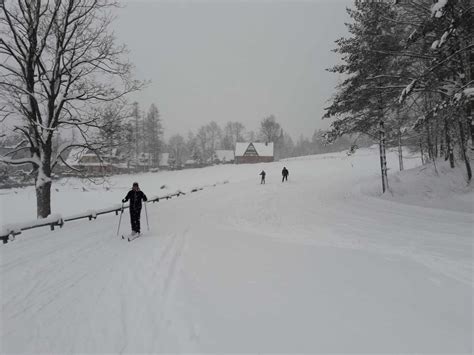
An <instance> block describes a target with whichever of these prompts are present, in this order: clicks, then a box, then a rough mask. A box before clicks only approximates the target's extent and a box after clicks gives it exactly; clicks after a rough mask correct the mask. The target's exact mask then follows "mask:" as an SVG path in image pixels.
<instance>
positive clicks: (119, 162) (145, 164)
mask: <svg viewBox="0 0 474 355" xmlns="http://www.w3.org/2000/svg"><path fill="white" fill-rule="evenodd" d="M94 116H96V117H95V118H94V120H95V126H94V127H93V128H91V130H90V132H88V136H87V139H88V141H89V142H94V144H93V145H92V144H89V145H88V146H87V147H84V146H83V145H82V142H83V140H84V137H83V135H82V132H81V130H78V129H74V128H73V129H71V130H67V131H64V132H62V133H61V131H58V133H57V134H56V135H55V136H54V138H53V140H52V154H53V155H57V154H58V155H61V158H60V160H61V164H59V165H58V166H57V167H56V169H55V174H54V175H53V177H59V176H61V175H78V176H86V177H89V178H90V177H93V176H103V175H104V174H107V173H117V172H120V171H122V172H133V171H148V170H154V169H156V168H158V167H161V166H162V164H161V163H163V162H162V161H160V159H163V153H168V155H167V157H168V161H167V162H166V166H167V167H168V168H170V169H181V168H184V167H199V166H208V165H212V164H215V163H219V161H218V159H217V154H216V151H218V150H230V151H234V149H235V144H236V143H237V142H273V143H274V154H275V159H276V160H279V159H284V158H289V157H296V156H303V155H311V154H322V153H329V152H336V151H341V150H345V149H349V148H350V147H351V146H354V144H357V145H358V146H359V147H361V146H369V145H371V144H373V140H371V139H370V137H362V138H361V137H359V138H358V139H357V138H355V137H354V136H348V135H343V136H341V137H338V138H337V139H335V140H334V141H333V142H332V143H331V144H327V142H326V136H327V134H328V132H327V131H323V130H315V131H314V133H313V135H312V137H310V138H307V137H304V136H303V135H301V136H300V137H299V138H298V140H297V141H296V142H294V141H293V139H292V138H291V136H290V135H289V134H288V133H286V132H284V130H283V128H282V127H281V125H280V124H279V123H278V122H277V121H276V118H275V117H274V116H273V115H270V116H268V117H265V118H264V119H262V120H261V122H260V126H259V129H258V131H257V132H255V131H252V130H247V129H246V128H245V126H244V124H242V123H241V122H227V123H226V124H225V125H224V127H221V126H220V125H219V124H217V123H216V122H214V121H212V122H210V123H208V124H205V125H203V126H201V127H200V128H199V129H197V131H196V132H192V131H190V132H189V133H188V135H187V136H186V137H183V136H182V135H180V134H176V135H173V136H171V137H170V138H169V139H168V141H166V140H165V138H164V129H163V125H162V120H161V117H160V112H159V110H158V107H157V106H156V105H155V104H152V105H151V106H150V107H149V108H148V109H147V110H142V109H141V107H140V105H139V103H138V102H134V103H132V104H126V103H125V102H121V103H114V104H108V105H105V106H101V107H100V108H98V109H97V110H96V111H95V113H94ZM21 145H22V139H21V136H20V135H18V134H11V135H8V136H5V137H0V149H3V150H5V152H7V151H12V150H14V149H15V147H18V146H21ZM65 145H68V146H70V149H67V150H64V151H63V150H62V147H64V146H65ZM74 147H75V148H74ZM23 153H24V155H25V156H28V152H23ZM76 154H77V155H78V156H75V155H76ZM83 154H87V155H86V156H84V155H83ZM79 156H82V160H83V161H84V160H85V161H87V162H88V163H89V168H90V166H92V168H94V171H91V170H88V169H84V166H83V165H84V164H81V163H80V162H78V158H79ZM15 157H16V158H22V156H21V152H16V153H15ZM75 158H76V159H75ZM187 163H188V164H187ZM107 164H110V165H113V166H114V167H117V166H121V167H122V169H121V170H116V169H114V170H107V169H105V168H106V167H107ZM95 168H96V169H95ZM33 179H34V177H33V175H32V174H31V173H29V172H28V171H26V170H24V169H23V166H22V165H19V166H17V167H16V168H15V167H12V166H7V165H5V164H3V165H2V164H0V187H15V186H23V185H29V184H31V183H33Z"/></svg>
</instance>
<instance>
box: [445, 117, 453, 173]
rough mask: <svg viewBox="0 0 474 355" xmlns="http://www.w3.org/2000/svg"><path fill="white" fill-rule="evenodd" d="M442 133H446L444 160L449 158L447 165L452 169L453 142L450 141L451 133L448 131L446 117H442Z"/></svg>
mask: <svg viewBox="0 0 474 355" xmlns="http://www.w3.org/2000/svg"><path fill="white" fill-rule="evenodd" d="M444 133H445V135H446V139H445V140H446V157H445V160H448V159H449V165H450V166H451V169H454V150H453V143H452V142H451V135H450V133H449V126H448V119H447V118H446V117H445V118H444Z"/></svg>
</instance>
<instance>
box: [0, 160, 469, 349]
mask: <svg viewBox="0 0 474 355" xmlns="http://www.w3.org/2000/svg"><path fill="white" fill-rule="evenodd" d="M369 158H370V159H369ZM373 159H374V156H373V155H369V154H368V155H367V156H364V155H361V157H356V158H355V159H352V160H350V162H351V163H349V160H348V159H347V158H346V157H344V156H342V157H338V156H335V157H334V158H331V157H321V158H316V159H305V158H302V159H295V160H291V161H288V162H285V163H284V164H285V165H286V166H287V167H288V168H289V170H290V180H289V182H288V183H283V184H282V183H281V182H280V179H277V178H273V179H272V177H274V176H277V177H278V175H277V174H278V173H279V170H281V165H282V163H273V164H266V165H265V170H266V171H267V172H268V173H269V174H268V178H267V184H266V185H260V184H259V183H258V179H257V178H256V177H253V178H252V179H249V178H239V179H236V180H235V181H231V182H230V183H229V184H226V185H218V186H216V187H215V188H211V189H205V190H203V191H200V192H198V193H195V194H188V195H186V196H185V197H183V198H179V199H173V200H169V201H167V202H166V203H159V204H150V205H149V206H148V214H149V218H150V228H151V231H150V232H146V233H145V235H143V236H141V237H140V238H138V239H136V240H134V241H133V242H132V243H128V242H124V241H123V240H121V239H120V237H117V236H116V235H115V233H114V231H116V227H117V223H118V218H117V217H116V216H111V215H109V216H103V217H102V216H101V218H99V219H97V220H96V221H92V222H84V223H82V222H78V223H68V224H67V225H65V227H64V228H63V229H61V230H56V231H54V232H50V231H48V230H46V229H39V230H36V231H32V232H29V233H25V234H24V235H21V236H19V237H18V238H17V240H16V241H15V242H12V243H9V244H7V245H6V246H4V247H3V248H1V249H0V253H1V254H0V256H1V259H0V279H1V296H2V297H1V307H2V310H1V312H2V318H1V327H0V336H1V344H2V345H1V349H0V350H1V352H2V353H10V352H35V353H38V352H48V353H78V352H80V353H106V352H107V353H110V352H112V353H140V352H148V353H149V352H256V351H257V352H444V353H453V352H471V351H472V291H473V281H472V272H473V270H472V251H473V235H472V225H473V223H474V219H473V214H472V213H465V212H460V211H452V210H443V209H434V208H427V207H421V206H414V205H406V204H403V203H399V202H394V201H389V200H384V199H380V198H377V197H372V196H368V195H366V194H365V193H363V192H362V190H363V188H362V187H361V186H365V185H364V184H366V183H370V182H371V181H374V182H373V183H374V184H375V183H378V179H377V175H376V174H377V166H376V163H374V161H373ZM391 159H392V160H393V161H395V159H396V156H395V155H393V156H391ZM351 164H353V165H352V166H351ZM368 166H369V167H371V168H368ZM250 168H251V169H253V170H255V172H258V171H259V167H258V166H256V167H248V166H244V167H241V169H243V170H244V171H250ZM224 169H229V170H232V171H235V170H233V169H235V167H234V166H230V167H225V168H223V170H224ZM253 170H252V171H253ZM200 173H201V174H204V173H205V172H203V171H201V172H200ZM176 174H179V172H177V173H176ZM210 174H212V172H210ZM254 175H255V174H254ZM211 178H212V177H211ZM126 217H128V215H126V216H124V218H123V220H122V222H124V221H125V223H124V224H123V226H122V228H123V229H122V231H125V230H127V228H129V222H128V220H127V218H126ZM144 223H145V220H144V216H142V224H144Z"/></svg>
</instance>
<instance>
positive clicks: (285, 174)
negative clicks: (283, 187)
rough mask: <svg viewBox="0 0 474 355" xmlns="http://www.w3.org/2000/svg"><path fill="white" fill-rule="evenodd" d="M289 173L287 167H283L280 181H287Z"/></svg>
mask: <svg viewBox="0 0 474 355" xmlns="http://www.w3.org/2000/svg"><path fill="white" fill-rule="evenodd" d="M289 174H290V172H289V171H288V169H287V168H286V167H284V168H283V170H282V171H281V175H282V176H283V177H282V178H281V182H283V181H288V175H289Z"/></svg>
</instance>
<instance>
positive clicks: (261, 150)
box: [235, 142, 274, 164]
mask: <svg viewBox="0 0 474 355" xmlns="http://www.w3.org/2000/svg"><path fill="white" fill-rule="evenodd" d="M273 160H274V155H273V143H255V142H250V143H247V142H246V143H239V142H238V143H236V144H235V163H236V164H253V163H269V162H272V161H273Z"/></svg>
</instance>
